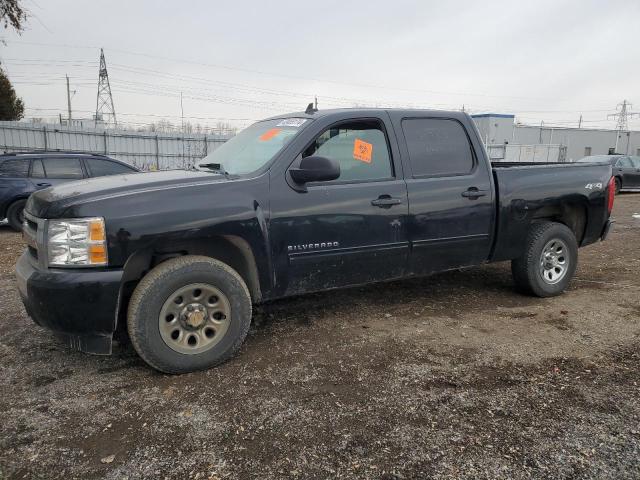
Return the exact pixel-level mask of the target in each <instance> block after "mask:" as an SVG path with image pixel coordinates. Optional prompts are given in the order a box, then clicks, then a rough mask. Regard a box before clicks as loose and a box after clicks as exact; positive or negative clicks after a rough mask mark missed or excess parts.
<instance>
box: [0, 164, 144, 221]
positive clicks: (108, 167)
mask: <svg viewBox="0 0 640 480" xmlns="http://www.w3.org/2000/svg"><path fill="white" fill-rule="evenodd" d="M137 171H138V169H137V168H135V167H132V166H131V165H128V164H126V163H124V162H120V161H118V160H115V159H113V158H109V157H107V156H105V155H98V154H92V153H64V152H28V153H7V154H4V155H0V218H6V219H7V222H8V223H9V225H11V227H12V228H13V229H14V230H17V231H20V230H22V222H23V220H24V218H23V215H22V211H23V209H24V205H25V203H26V202H27V198H28V197H29V195H31V194H32V193H33V192H35V191H37V190H41V189H43V188H47V187H51V186H54V185H59V184H61V183H65V182H70V181H73V180H79V179H83V178H89V177H102V176H105V175H119V174H124V173H133V172H137Z"/></svg>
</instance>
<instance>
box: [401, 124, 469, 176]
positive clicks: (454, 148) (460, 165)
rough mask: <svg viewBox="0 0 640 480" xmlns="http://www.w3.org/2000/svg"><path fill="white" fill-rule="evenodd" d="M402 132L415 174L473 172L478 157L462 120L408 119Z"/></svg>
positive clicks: (449, 174) (432, 174)
mask: <svg viewBox="0 0 640 480" xmlns="http://www.w3.org/2000/svg"><path fill="white" fill-rule="evenodd" d="M402 131H403V133H404V137H405V140H406V142H407V149H408V150H409V162H410V164H411V170H412V172H413V177H431V176H453V175H465V174H468V173H471V171H472V170H473V167H474V156H473V150H472V148H471V144H470V143H469V138H468V137H467V134H466V132H465V130H464V127H463V126H462V125H461V124H460V122H458V121H456V120H451V119H446V118H407V119H404V120H403V121H402Z"/></svg>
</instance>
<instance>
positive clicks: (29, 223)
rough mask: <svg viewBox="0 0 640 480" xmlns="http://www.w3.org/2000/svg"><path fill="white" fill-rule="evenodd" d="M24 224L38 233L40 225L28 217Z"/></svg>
mask: <svg viewBox="0 0 640 480" xmlns="http://www.w3.org/2000/svg"><path fill="white" fill-rule="evenodd" d="M24 222H25V223H26V224H27V226H28V227H29V228H31V229H32V230H33V231H34V232H36V233H37V232H38V223H37V222H34V221H33V220H30V219H29V218H27V217H26V216H25V217H24Z"/></svg>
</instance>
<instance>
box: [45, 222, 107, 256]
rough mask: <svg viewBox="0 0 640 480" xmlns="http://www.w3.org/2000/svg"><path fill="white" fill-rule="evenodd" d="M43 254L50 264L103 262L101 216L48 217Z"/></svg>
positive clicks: (103, 243)
mask: <svg viewBox="0 0 640 480" xmlns="http://www.w3.org/2000/svg"><path fill="white" fill-rule="evenodd" d="M47 223H48V228H47V254H48V260H49V265H50V266H74V265H86V266H94V265H95V266H100V265H106V264H107V238H106V234H105V228H104V219H103V218H99V217H96V218H74V219H67V220H49V221H48V222H47Z"/></svg>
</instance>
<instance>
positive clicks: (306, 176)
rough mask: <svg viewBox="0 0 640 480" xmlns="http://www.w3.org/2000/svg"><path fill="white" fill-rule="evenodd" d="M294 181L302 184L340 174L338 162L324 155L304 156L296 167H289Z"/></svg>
mask: <svg viewBox="0 0 640 480" xmlns="http://www.w3.org/2000/svg"><path fill="white" fill-rule="evenodd" d="M289 174H290V175H291V178H292V179H293V181H294V182H296V183H298V184H300V185H303V184H305V183H309V182H327V181H329V180H335V179H336V178H338V177H339V176H340V164H339V163H338V161H337V160H334V159H332V158H326V157H319V156H315V155H314V156H311V157H304V158H303V159H302V160H301V161H300V165H299V166H298V168H291V169H289Z"/></svg>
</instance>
